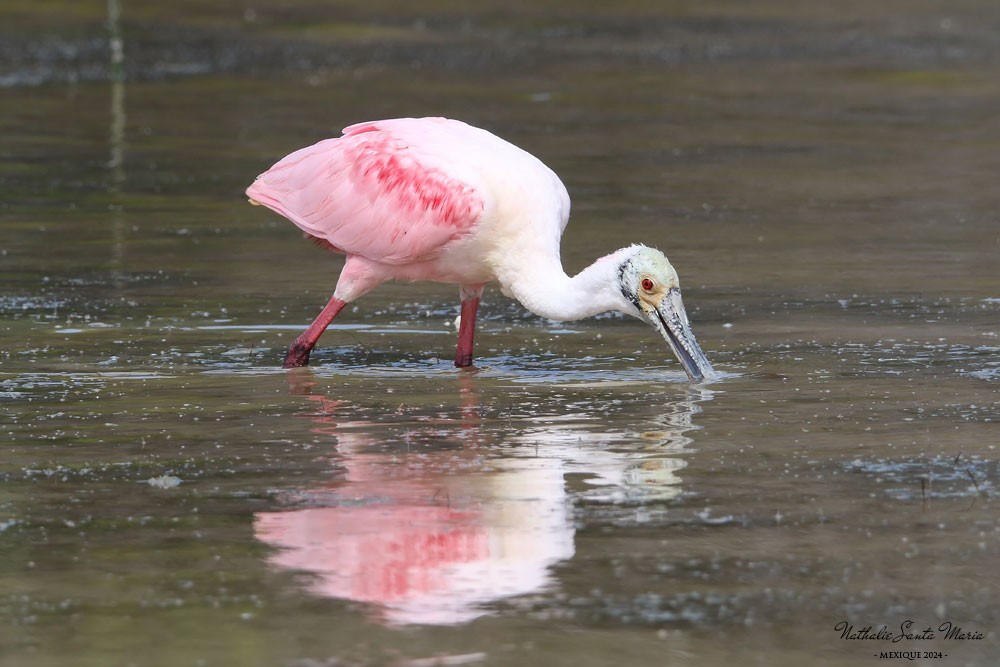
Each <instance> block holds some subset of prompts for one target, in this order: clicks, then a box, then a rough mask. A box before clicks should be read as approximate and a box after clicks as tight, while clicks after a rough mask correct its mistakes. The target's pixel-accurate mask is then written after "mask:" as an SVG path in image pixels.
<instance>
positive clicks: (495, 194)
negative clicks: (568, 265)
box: [246, 118, 714, 382]
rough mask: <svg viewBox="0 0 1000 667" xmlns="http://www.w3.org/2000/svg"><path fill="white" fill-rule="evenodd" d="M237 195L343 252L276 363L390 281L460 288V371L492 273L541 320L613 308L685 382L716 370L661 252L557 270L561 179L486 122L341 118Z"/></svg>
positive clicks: (301, 358)
mask: <svg viewBox="0 0 1000 667" xmlns="http://www.w3.org/2000/svg"><path fill="white" fill-rule="evenodd" d="M246 193H247V196H248V197H249V198H250V203H252V204H261V205H264V206H266V207H268V208H270V209H272V210H273V211H275V212H277V213H279V214H281V215H283V216H284V217H286V218H288V219H289V220H291V221H292V222H293V223H295V224H296V225H297V226H298V227H300V228H301V229H302V230H303V231H304V232H305V234H306V236H307V237H308V238H311V239H312V240H313V241H315V242H316V243H318V244H319V245H320V246H322V247H324V248H327V249H329V250H332V251H334V252H338V253H342V254H344V255H346V256H347V261H346V263H345V264H344V268H343V270H342V271H341V273H340V278H339V280H338V281H337V286H336V289H335V290H334V292H333V296H332V297H331V298H330V301H329V302H328V303H327V304H326V306H325V307H324V308H323V310H322V312H320V314H319V316H318V317H317V318H316V319H315V321H314V322H313V323H312V324H311V325H310V326H309V328H308V329H306V330H305V332H304V333H302V335H300V336H299V337H298V338H296V340H295V342H294V343H292V345H291V347H290V348H289V350H288V354H287V355H286V356H285V362H284V367H285V368H293V367H296V366H305V365H307V364H308V363H309V353H310V352H311V351H312V349H313V347H314V346H315V345H316V341H317V340H318V339H319V337H320V335H321V334H322V333H323V331H324V330H325V329H326V328H327V327H328V326H329V325H330V322H332V321H333V319H334V318H335V317H336V316H337V314H338V313H339V312H340V311H341V310H342V309H343V308H344V306H345V305H347V304H348V303H351V302H352V301H354V300H355V299H358V298H359V297H361V296H362V295H364V294H365V293H367V292H369V291H370V290H372V289H374V288H375V287H377V286H378V285H381V284H382V283H384V282H387V281H390V280H409V281H416V280H432V281H436V282H443V283H457V284H458V285H459V289H460V295H461V302H462V309H461V313H462V314H461V324H460V325H459V332H458V349H457V352H456V354H455V365H456V366H458V367H463V366H470V365H472V341H473V335H474V332H475V323H476V310H477V309H478V307H479V299H480V296H481V295H482V293H483V288H484V286H485V285H486V284H487V283H489V282H492V281H494V280H495V281H497V282H498V283H500V290H501V291H502V292H503V293H504V294H505V295H506V296H509V297H513V298H515V299H517V300H518V301H520V302H521V303H522V304H523V305H524V307H525V308H527V309H528V310H530V311H531V312H533V313H535V314H536V315H540V316H542V317H545V318H548V319H551V320H576V319H580V318H583V317H588V316H591V315H596V314H598V313H602V312H605V311H610V310H617V311H620V312H622V313H626V314H628V315H632V316H634V317H637V318H639V319H642V320H645V321H647V322H648V323H649V324H651V325H652V326H653V328H654V329H656V331H658V332H659V334H660V335H661V336H663V338H664V339H665V340H666V341H667V343H668V344H669V345H670V348H671V349H672V350H673V352H674V354H675V355H677V358H678V359H679V360H680V362H681V364H682V365H683V367H684V370H685V371H686V372H687V375H688V377H689V378H690V379H691V380H692V381H695V382H699V381H701V380H703V379H704V378H705V377H710V376H712V375H713V374H714V371H713V370H712V365H711V364H710V363H709V361H708V359H707V358H706V357H705V353H704V352H702V351H701V347H699V345H698V342H697V340H696V339H695V337H694V334H693V333H692V332H691V326H690V324H689V323H688V318H687V314H686V313H685V311H684V304H683V302H682V301H681V292H680V287H679V284H678V279H677V272H676V271H675V270H674V268H673V267H672V266H671V265H670V262H669V261H667V258H666V257H665V256H664V255H663V253H661V252H660V251H659V250H654V249H652V248H647V247H646V246H643V245H632V246H629V247H627V248H622V249H621V250H616V251H615V252H613V253H611V254H610V255H607V256H605V257H601V258H600V259H598V260H597V261H596V262H594V263H593V264H591V265H590V266H588V267H587V268H585V269H584V270H583V271H581V272H580V273H578V274H577V275H575V276H573V277H569V276H567V275H566V273H565V272H564V271H563V268H562V262H561V260H560V256H559V240H560V237H561V236H562V232H563V229H565V228H566V223H567V222H568V221H569V195H568V194H567V193H566V187H565V186H564V185H563V184H562V181H560V180H559V177H558V176H556V175H555V173H554V172H552V170H550V169H549V168H548V167H546V166H545V165H544V164H542V162H541V161H540V160H538V158H536V157H534V156H533V155H531V154H530V153H527V152H525V151H523V150H521V149H520V148H518V147H517V146H514V145H513V144H511V143H508V142H507V141H504V140H503V139H500V138H499V137H496V136H494V135H493V134H490V133H489V132H487V131H485V130H481V129H479V128H476V127H472V126H471V125H467V124H465V123H463V122H460V121H456V120H449V119H446V118H399V119H395V120H381V121H374V122H367V123H359V124H357V125H351V126H350V127H347V128H345V129H344V130H343V136H341V137H338V138H335V139H326V140H324V141H320V142H319V143H317V144H315V145H313V146H309V147H307V148H303V149H301V150H298V151H295V152H294V153H292V154H290V155H288V156H286V157H285V158H283V159H282V160H280V161H279V162H278V163H277V164H275V165H274V166H273V167H271V168H270V169H268V170H267V171H265V172H264V173H263V174H261V175H260V176H258V177H257V179H256V180H255V181H254V183H253V184H252V185H250V187H249V188H247V191H246Z"/></svg>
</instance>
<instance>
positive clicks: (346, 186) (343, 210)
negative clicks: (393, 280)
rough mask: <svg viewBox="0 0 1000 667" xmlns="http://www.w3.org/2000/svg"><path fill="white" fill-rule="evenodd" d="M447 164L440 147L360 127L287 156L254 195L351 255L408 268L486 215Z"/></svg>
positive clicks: (474, 191)
mask: <svg viewBox="0 0 1000 667" xmlns="http://www.w3.org/2000/svg"><path fill="white" fill-rule="evenodd" d="M443 160H444V158H443V157H438V155H437V154H436V153H435V150H434V145H432V144H428V145H422V142H420V141H414V140H412V139H403V138H400V137H398V136H396V135H394V134H393V133H392V132H391V130H387V129H384V128H382V127H380V126H379V124H378V123H368V124H362V125H355V126H352V127H349V128H347V129H346V130H345V134H344V136H343V137H340V138H338V139H327V140H325V141H321V142H319V143H317V144H315V145H313V146H309V147H307V148H303V149H301V150H299V151H296V152H294V153H292V154H291V155H289V156H287V157H285V158H284V159H282V160H281V161H279V162H278V163H277V164H275V165H274V166H273V167H271V168H270V169H269V170H267V171H266V172H264V173H263V174H261V175H260V176H259V177H258V178H257V180H256V181H255V182H254V183H253V184H252V185H251V186H250V187H249V188H248V189H247V196H249V197H250V199H252V200H253V201H256V202H258V203H260V204H263V205H264V206H267V207H269V208H271V209H272V210H274V211H276V212H277V213H280V214H281V215H283V216H285V217H286V218H288V219H289V220H291V221H292V222H294V223H295V224H296V225H298V226H299V227H301V228H302V229H303V230H304V231H305V232H307V233H309V234H311V235H313V236H316V237H318V238H320V239H324V240H326V241H327V242H328V243H330V244H331V245H332V246H334V247H336V248H337V249H339V250H341V251H343V252H345V253H347V254H351V255H361V256H363V257H367V258H369V259H373V260H376V261H380V262H386V263H390V264H405V263H408V262H413V261H418V260H422V259H427V258H430V257H433V256H434V255H436V254H437V253H438V252H440V251H441V249H442V248H443V247H444V246H445V245H447V244H448V243H449V242H451V241H453V240H455V239H458V238H461V237H462V236H464V235H466V234H468V233H469V232H470V231H471V229H472V228H473V226H474V225H475V224H476V222H477V221H478V220H479V217H480V215H481V214H482V212H483V210H484V208H485V202H484V200H483V197H482V196H481V194H480V193H479V192H478V191H477V189H476V188H475V187H474V186H473V185H471V184H469V183H468V182H466V181H465V180H462V179H460V178H457V177H455V176H453V175H451V174H449V173H447V171H446V170H445V169H444V168H443V167H441V166H438V164H439V163H440V164H443Z"/></svg>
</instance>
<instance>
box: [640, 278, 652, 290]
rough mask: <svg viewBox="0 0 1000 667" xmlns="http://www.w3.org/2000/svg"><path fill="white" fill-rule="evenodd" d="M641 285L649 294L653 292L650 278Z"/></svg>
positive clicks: (645, 279)
mask: <svg viewBox="0 0 1000 667" xmlns="http://www.w3.org/2000/svg"><path fill="white" fill-rule="evenodd" d="M641 284H642V289H644V290H646V291H647V292H652V291H653V281H652V280H650V279H649V278H643V279H642V283H641Z"/></svg>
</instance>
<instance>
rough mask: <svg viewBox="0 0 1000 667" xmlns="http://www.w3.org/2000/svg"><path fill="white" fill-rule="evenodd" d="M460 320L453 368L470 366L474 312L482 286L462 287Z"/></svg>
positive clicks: (477, 307)
mask: <svg viewBox="0 0 1000 667" xmlns="http://www.w3.org/2000/svg"><path fill="white" fill-rule="evenodd" d="M461 294H462V319H461V322H460V323H459V325H458V349H457V350H455V366H457V367H458V368H466V367H468V366H471V365H472V339H473V337H474V336H475V335H476V311H477V310H478V309H479V298H480V297H481V296H482V295H483V287H482V285H479V286H476V287H468V286H466V285H462V291H461Z"/></svg>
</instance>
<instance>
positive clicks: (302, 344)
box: [282, 296, 347, 368]
mask: <svg viewBox="0 0 1000 667" xmlns="http://www.w3.org/2000/svg"><path fill="white" fill-rule="evenodd" d="M346 305H347V302H346V301H341V300H340V299H338V298H337V297H335V296H332V297H330V301H329V302H328V303H327V304H326V306H324V307H323V310H322V311H320V314H319V315H318V316H317V317H316V319H315V320H313V323H312V324H310V325H309V328H308V329H306V330H305V331H303V332H302V335H300V336H299V337H298V338H296V339H295V342H294V343H292V345H291V347H289V348H288V354H286V355H285V363H284V364H282V368H298V367H299V366H308V365H309V353H310V352H312V349H313V348H314V347H316V341H317V340H319V337H320V336H322V335H323V332H324V331H326V328H327V327H328V326H330V322H333V318H335V317H336V316H337V313H339V312H340V311H341V310H343V308H344V306H346Z"/></svg>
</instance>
